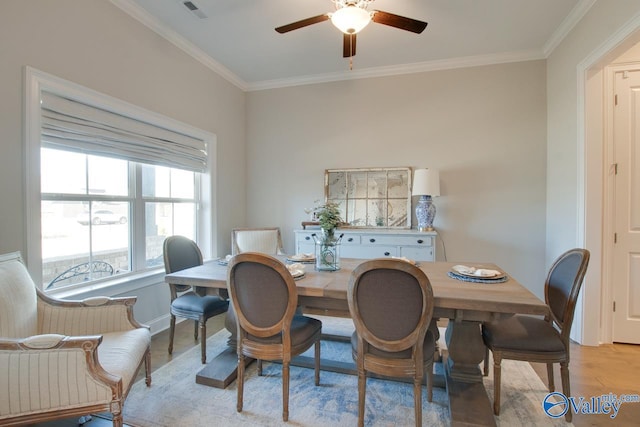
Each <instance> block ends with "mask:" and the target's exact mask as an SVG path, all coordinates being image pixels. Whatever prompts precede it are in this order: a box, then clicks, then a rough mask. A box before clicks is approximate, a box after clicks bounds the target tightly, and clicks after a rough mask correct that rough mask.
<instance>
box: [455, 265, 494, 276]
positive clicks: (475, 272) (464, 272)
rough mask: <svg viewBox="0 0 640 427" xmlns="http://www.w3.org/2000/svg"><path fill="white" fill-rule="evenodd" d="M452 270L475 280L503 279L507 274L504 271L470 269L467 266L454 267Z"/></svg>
mask: <svg viewBox="0 0 640 427" xmlns="http://www.w3.org/2000/svg"><path fill="white" fill-rule="evenodd" d="M451 270H452V272H453V273H455V274H457V275H460V276H465V277H473V278H475V279H501V278H503V277H505V276H506V273H504V272H502V271H498V270H491V269H488V268H476V267H468V266H466V265H454V266H453V267H451Z"/></svg>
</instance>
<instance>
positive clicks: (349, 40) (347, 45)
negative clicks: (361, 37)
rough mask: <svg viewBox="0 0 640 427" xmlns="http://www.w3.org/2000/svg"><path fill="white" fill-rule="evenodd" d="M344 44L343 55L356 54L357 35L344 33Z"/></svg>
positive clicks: (348, 56)
mask: <svg viewBox="0 0 640 427" xmlns="http://www.w3.org/2000/svg"><path fill="white" fill-rule="evenodd" d="M343 40H344V42H343V44H342V57H343V58H350V57H352V56H356V35H355V33H352V34H343Z"/></svg>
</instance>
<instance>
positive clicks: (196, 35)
mask: <svg viewBox="0 0 640 427" xmlns="http://www.w3.org/2000/svg"><path fill="white" fill-rule="evenodd" d="M191 1H192V2H193V3H194V4H195V5H197V6H198V8H199V9H200V10H201V11H202V12H203V13H204V14H205V15H206V16H207V18H205V19H201V18H198V17H197V16H196V15H194V14H193V13H192V12H191V11H189V10H188V9H187V8H186V7H185V6H184V5H183V0H112V2H113V3H114V4H116V5H117V6H119V7H120V8H122V9H123V10H125V11H126V12H127V13H129V14H130V15H132V16H133V17H135V18H136V19H138V20H140V21H141V22H143V23H144V24H146V25H147V26H149V27H150V28H152V29H154V30H155V31H157V32H158V33H160V34H161V35H163V36H164V37H166V38H167V39H169V40H170V41H172V42H173V43H175V44H176V45H178V46H179V47H181V48H182V49H184V50H185V51H187V52H188V53H190V54H191V55H193V56H194V57H196V58H197V59H198V60H200V61H201V62H203V63H204V64H206V65H207V66H209V67H211V68H212V69H214V70H216V71H217V72H219V73H220V74H222V75H223V76H224V77H225V78H227V79H228V80H230V81H231V82H233V83H234V84H236V85H237V86H239V87H241V88H242V89H244V90H257V89H264V88H269V87H282V86H288V85H295V84H301V83H310V82H317V81H331V80H341V79H349V78H357V77H363V76H373V75H389V74H397V73H406V72H414V71H425V70H432V69H445V68H455V67H460V66H471V65H483V64H490V63H500V62H510V61H521V60H529V59H540V58H545V57H546V56H547V55H548V54H549V53H550V51H552V50H553V48H555V46H556V45H557V44H558V43H559V42H560V40H562V38H563V37H564V36H565V35H566V33H567V32H568V31H569V30H570V29H571V28H572V26H573V25H574V24H575V23H576V22H577V21H578V20H579V19H580V18H581V17H582V16H583V15H584V14H585V13H586V11H587V10H588V9H589V7H590V6H591V5H592V4H593V2H594V0H376V1H375V2H373V3H372V4H371V6H370V7H369V9H373V10H383V11H385V12H390V13H394V14H397V15H402V16H406V17H410V18H414V19H418V20H422V21H426V22H428V24H429V25H428V26H427V28H426V30H425V31H424V32H423V33H422V34H414V33H411V32H408V31H402V30H399V29H396V28H392V27H388V26H385V25H381V24H376V23H370V24H369V25H368V26H367V27H366V28H365V29H364V30H362V31H361V32H360V33H359V34H358V40H357V42H358V45H357V54H356V56H355V57H354V58H353V70H352V71H350V70H349V60H348V59H345V58H343V57H342V33H340V31H339V30H338V29H337V28H335V27H334V26H333V25H332V24H331V22H330V21H325V22H321V23H318V24H314V25H311V26H309V27H305V28H302V29H298V30H295V31H292V32H289V33H286V34H279V33H277V32H276V31H275V30H274V28H275V27H278V26H281V25H285V24H289V23H291V22H294V21H298V20H301V19H304V18H308V17H311V16H316V15H320V14H323V13H327V12H332V11H333V10H335V7H334V5H333V3H332V2H331V0H191Z"/></svg>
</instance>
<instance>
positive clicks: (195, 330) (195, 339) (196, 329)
mask: <svg viewBox="0 0 640 427" xmlns="http://www.w3.org/2000/svg"><path fill="white" fill-rule="evenodd" d="M198 323H199V322H198V321H197V320H196V321H194V323H193V340H194V341H198Z"/></svg>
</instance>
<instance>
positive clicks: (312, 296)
mask: <svg viewBox="0 0 640 427" xmlns="http://www.w3.org/2000/svg"><path fill="white" fill-rule="evenodd" d="M280 258H281V261H283V262H284V263H287V258H286V257H284V256H282V257H280ZM364 261H365V260H363V259H346V258H342V259H341V260H340V268H339V269H338V270H335V271H317V270H315V268H314V265H313V264H308V265H305V267H306V268H305V269H304V275H303V276H302V277H300V278H298V279H297V280H296V285H297V286H296V288H297V292H298V305H299V307H300V308H301V309H302V310H303V312H305V313H313V314H322V315H326V316H338V317H349V307H348V303H347V287H348V283H349V278H350V277H351V274H352V272H353V270H354V269H355V268H356V267H357V266H358V265H359V264H360V263H362V262H364ZM417 265H418V267H419V268H420V269H421V270H422V271H423V272H424V273H425V274H426V275H427V277H428V278H429V282H430V283H431V287H432V289H433V297H434V312H433V317H434V318H436V319H448V321H447V322H446V330H445V334H444V335H445V336H444V341H445V343H446V350H444V349H443V351H442V353H443V354H442V357H441V359H440V360H441V362H440V363H441V364H442V369H441V371H442V375H441V376H442V379H441V381H440V384H442V385H443V386H444V387H446V390H447V394H448V397H449V399H448V402H449V413H450V415H451V425H452V426H463V425H464V426H469V425H482V426H495V425H496V420H495V417H494V415H493V410H492V403H491V401H490V399H489V396H488V394H487V391H486V389H485V387H484V383H483V374H482V371H481V369H480V364H481V363H482V362H483V360H484V358H485V353H486V347H485V346H484V343H483V341H482V332H481V325H482V323H483V322H493V321H500V319H503V318H508V317H510V316H513V315H514V314H528V315H541V316H545V315H547V314H548V310H549V309H548V306H547V305H546V304H545V303H544V302H543V301H541V300H540V299H539V298H538V297H537V296H536V295H534V294H533V293H532V292H531V291H529V290H528V289H527V288H526V287H525V286H523V285H522V284H520V283H519V282H518V281H517V280H515V279H514V278H513V277H512V276H511V275H509V274H508V272H505V271H504V270H503V269H501V268H500V267H499V266H497V265H495V264H492V263H481V262H457V263H452V262H442V261H436V262H419V263H417ZM460 265H463V266H470V267H473V268H476V269H483V270H496V271H498V272H501V273H503V276H504V277H503V279H502V280H500V281H496V280H482V279H480V280H473V279H470V280H464V279H465V277H463V276H461V275H459V274H457V273H456V272H457V271H458V270H456V268H457V267H458V266H460ZM452 273H453V274H452ZM461 279H462V280H461ZM165 282H167V283H174V284H180V285H191V286H194V287H196V288H209V289H210V290H211V291H214V292H220V291H221V290H226V286H227V266H226V265H224V263H223V262H220V261H218V260H212V261H208V262H205V263H204V264H203V265H200V266H196V267H192V268H188V269H185V270H181V271H177V272H174V273H171V274H167V275H166V276H165ZM391 285H392V284H390V286H391ZM223 292H224V291H223ZM227 328H228V329H230V331H229V332H231V333H232V336H231V338H230V339H229V346H228V347H227V348H225V349H222V351H221V352H220V354H219V355H218V356H216V357H215V358H213V359H212V360H211V361H210V362H209V363H208V364H207V365H205V367H204V368H203V369H202V370H201V371H200V372H199V373H198V374H197V375H196V382H197V383H199V384H205V385H209V386H213V387H219V388H224V387H226V386H227V385H228V384H230V383H231V382H232V381H234V380H235V378H236V367H237V363H238V358H237V355H236V348H235V333H236V331H235V330H232V329H235V328H233V327H231V328H230V327H229V326H227ZM321 368H322V369H331V364H330V363H321ZM337 370H338V371H340V372H344V370H342V369H337Z"/></svg>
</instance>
